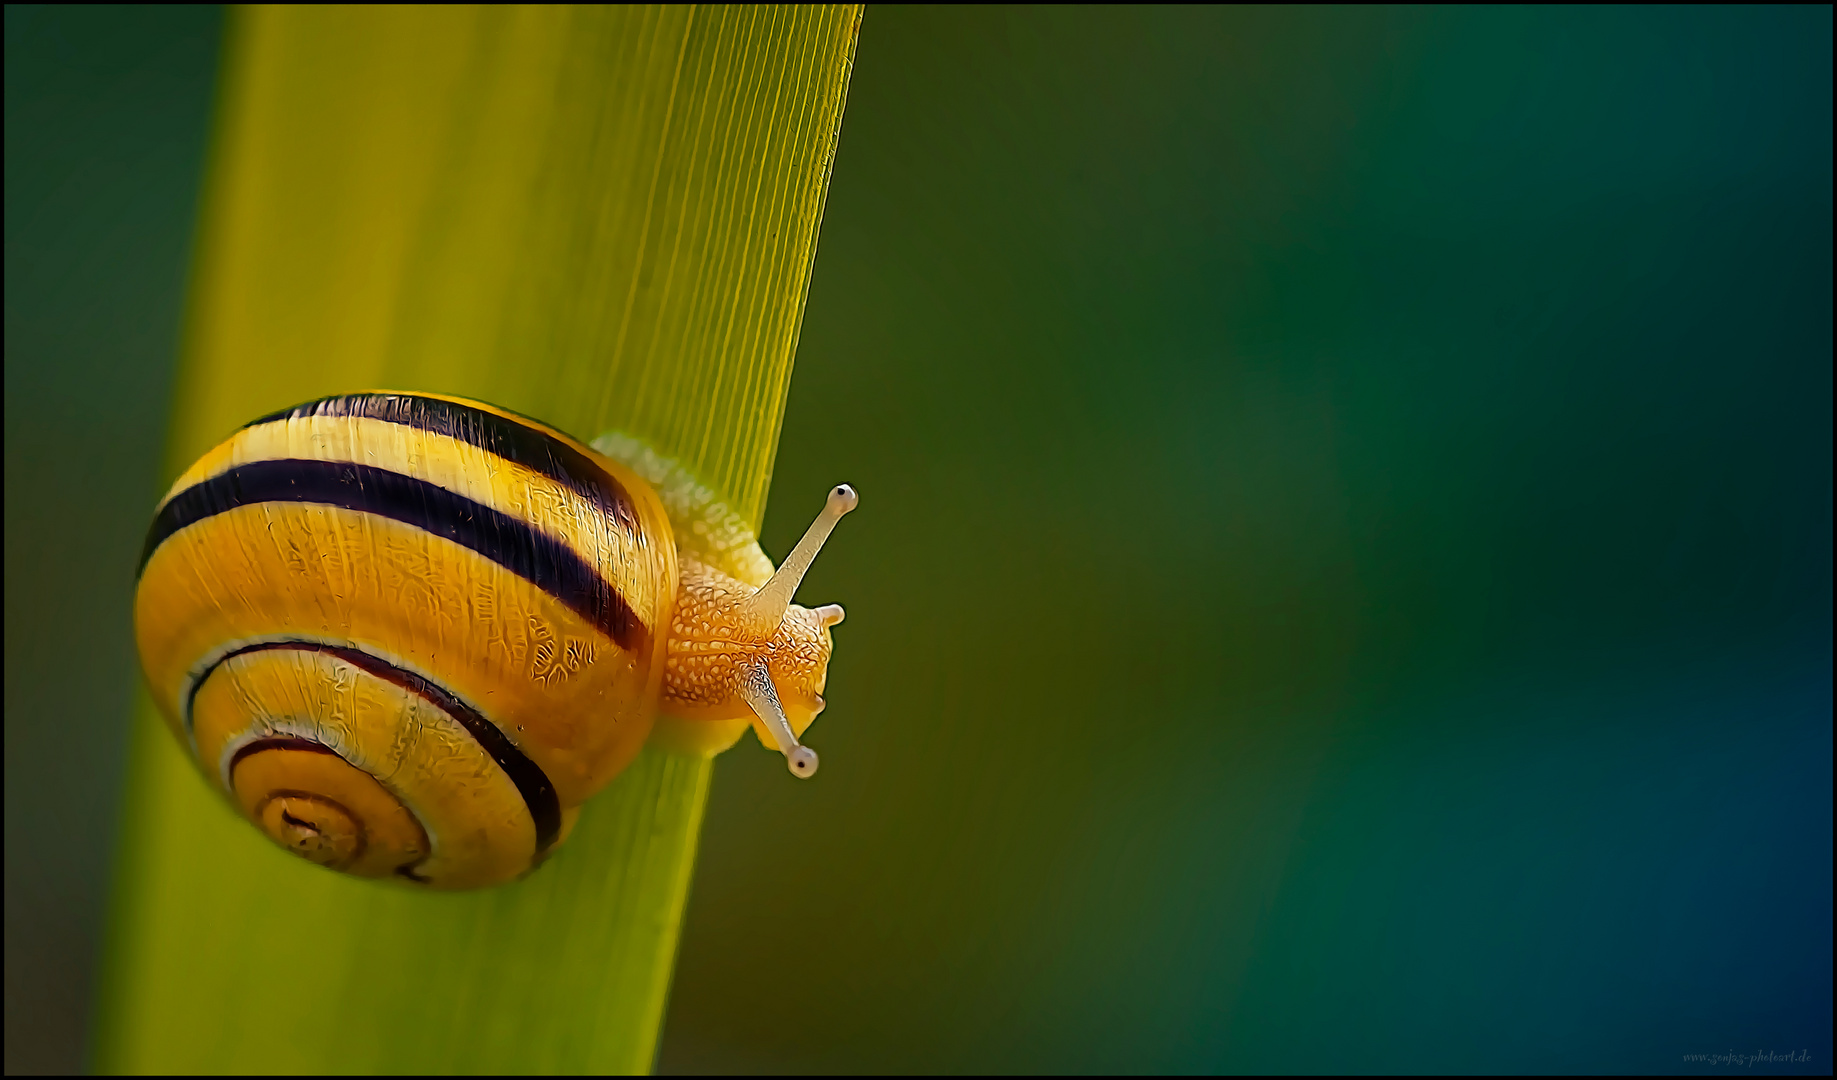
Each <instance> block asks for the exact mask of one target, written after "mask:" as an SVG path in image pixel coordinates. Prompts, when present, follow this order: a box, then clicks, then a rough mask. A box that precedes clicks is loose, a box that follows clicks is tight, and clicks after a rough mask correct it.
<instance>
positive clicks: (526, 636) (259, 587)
mask: <svg viewBox="0 0 1837 1080" xmlns="http://www.w3.org/2000/svg"><path fill="white" fill-rule="evenodd" d="M595 446H597V447H599V448H600V449H599V450H596V449H594V448H592V447H589V446H587V445H584V444H582V443H580V442H578V441H576V440H574V439H572V438H570V437H569V436H567V435H565V434H563V433H561V432H560V431H557V430H556V429H554V428H551V427H549V426H547V425H545V424H542V423H539V422H537V421H534V420H531V419H529V418H527V417H523V416H520V415H518V414H516V413H512V412H510V411H508V410H505V409H501V408H497V407H495V406H492V405H487V404H484V403H482V402H478V401H471V400H467V399H463V398H457V397H447V396H440V395H433V394H419V393H413V394H410V393H387V392H374V393H359V394H345V395H339V396H335V397H328V398H322V399H320V400H317V401H312V402H308V403H306V404H304V405H299V406H296V407H294V408H291V409H286V410H283V411H281V412H277V413H274V414H272V415H269V416H264V417H262V418H261V419H259V420H255V421H253V422H251V423H250V424H248V425H246V426H245V427H243V428H242V429H241V430H240V431H238V432H237V433H236V434H235V435H233V436H232V437H231V438H230V439H228V440H227V441H225V442H224V443H222V444H221V445H219V446H218V447H216V448H215V449H213V450H211V451H210V452H209V453H207V454H205V455H204V456H203V457H202V458H200V459H198V461H197V462H196V463H195V464H194V465H192V466H191V468H189V469H187V470H186V471H185V473H184V474H183V475H182V476H180V477H179V479H178V481H177V482H176V483H175V484H174V485H173V486H172V488H171V490H170V491H169V492H168V493H167V495H166V497H165V498H164V499H163V500H161V502H160V503H159V506H158V508H157V510H156V511H155V514H154V520H153V524H152V526H151V528H150V529H149V530H148V533H147V540H146V545H145V548H144V550H143V552H142V555H141V562H140V575H139V582H138V585H137V588H136V592H135V600H134V623H135V637H136V641H137V644H138V646H139V650H140V658H141V665H142V668H143V670H144V673H145V675H146V679H147V683H148V686H149V687H150V689H151V691H152V695H153V697H154V700H155V702H156V703H157V704H158V706H159V709H160V712H161V713H162V714H163V716H164V717H165V719H166V721H167V723H168V725H169V726H170V727H171V729H172V731H173V733H174V734H175V735H176V736H177V737H178V739H179V741H180V743H181V744H182V745H183V746H184V747H185V748H186V749H187V750H188V751H189V752H190V754H191V756H192V757H193V758H194V759H195V761H196V763H197V764H198V766H199V767H200V769H201V770H202V771H203V772H204V773H205V775H206V777H207V778H208V779H209V780H210V782H211V783H212V784H213V785H214V786H216V787H217V788H219V789H220V790H221V791H222V792H223V794H225V795H226V796H228V798H229V800H230V802H231V803H232V804H233V805H234V806H235V807H236V808H237V809H238V810H239V811H240V812H241V813H242V814H243V815H244V816H245V817H247V818H248V819H249V820H250V821H251V822H253V823H254V824H255V825H256V826H257V827H258V828H260V829H261V831H262V832H264V833H266V834H267V835H268V837H269V838H271V839H272V840H274V841H275V842H276V843H278V844H280V845H281V846H283V847H285V848H287V849H288V850H290V851H292V852H294V853H295V854H297V855H300V856H303V857H305V858H306V859H309V860H311V861H312V862H315V863H318V864H319V865H321V866H325V867H328V868H331V869H334V870H339V871H343V872H346V873H349V874H355V875H359V876H363V877H371V878H384V879H390V880H394V881H398V882H404V883H414V884H416V885H422V886H429V887H438V888H471V887H478V886H485V885H492V884H497V883H500V882H503V881H508V880H511V879H513V878H516V877H518V876H520V875H521V874H523V873H525V872H527V871H528V870H530V869H531V868H532V867H534V866H535V865H536V864H537V863H539V862H540V861H541V860H542V859H543V858H544V857H546V855H547V854H548V853H549V852H550V851H551V850H552V849H553V848H554V847H555V846H556V845H557V844H559V843H560V842H561V841H562V840H563V839H565V838H566V836H567V833H568V831H569V829H570V828H571V827H572V825H573V823H574V821H575V819H576V817H577V816H578V815H579V812H580V806H581V804H582V803H583V802H585V801H586V799H587V798H588V797H590V796H591V795H593V794H594V793H595V792H597V791H599V790H600V789H601V788H603V787H605V786H606V784H607V783H609V782H610V781H611V780H612V779H613V778H614V777H615V776H617V775H618V774H619V773H620V772H621V771H622V770H624V769H625V767H626V766H627V765H629V764H630V763H631V762H632V760H633V759H634V758H635V757H636V756H637V754H638V752H639V750H640V749H641V748H642V747H643V746H644V744H645V742H646V740H647V739H648V738H650V737H651V736H652V735H653V731H654V730H655V733H656V735H657V736H658V739H659V741H663V742H666V743H668V744H669V745H673V746H676V747H677V748H688V749H695V750H700V751H704V752H706V751H711V750H718V749H724V748H725V746H726V745H728V744H731V743H732V742H733V741H734V740H735V739H737V738H738V737H739V736H740V735H741V734H742V733H743V732H744V730H745V729H746V728H747V727H748V726H751V727H752V728H753V729H754V730H755V732H756V733H757V734H758V735H759V737H760V740H761V742H762V743H764V744H766V745H767V746H768V747H771V748H774V749H776V750H778V751H779V752H780V753H782V754H783V755H784V758H785V762H786V765H787V767H788V768H789V769H790V770H791V772H792V773H793V774H794V775H797V776H800V777H809V776H810V775H812V774H814V773H815V772H816V769H817V756H816V754H815V752H814V751H812V750H810V749H809V748H808V747H806V746H804V745H802V744H801V743H800V742H799V741H798V737H799V736H800V735H802V734H803V732H804V730H805V729H806V728H807V727H808V726H809V725H810V722H811V721H812V720H814V719H815V718H816V715H817V713H819V712H821V711H822V709H823V705H824V702H823V697H822V692H823V689H824V683H825V680H826V677H827V670H828V663H829V657H830V651H831V649H832V647H833V640H832V638H831V635H830V629H831V628H832V627H834V626H835V625H836V624H837V623H840V622H841V621H842V616H843V612H842V609H841V608H840V607H839V606H836V605H833V604H831V605H827V606H824V607H818V608H814V609H810V608H804V607H800V606H798V605H796V604H793V603H791V599H792V594H793V593H794V592H795V591H796V590H797V586H798V584H799V582H800V581H801V580H802V579H803V576H804V573H805V571H806V570H808V569H809V567H810V564H811V561H812V560H813V559H814V558H815V557H816V555H817V552H818V551H819V550H820V549H821V548H822V546H823V543H824V541H826V540H827V539H828V537H829V534H830V531H831V530H832V529H834V527H835V524H836V522H837V521H838V520H840V519H841V517H842V516H843V515H844V514H846V513H848V512H849V511H850V510H853V509H854V507H855V504H856V496H855V493H854V491H853V490H852V489H851V488H849V487H848V486H847V485H841V486H838V487H836V488H835V489H834V490H832V491H830V492H829V496H828V499H827V501H826V504H825V505H824V508H823V510H822V512H821V513H820V514H819V515H818V516H817V518H816V520H815V522H814V523H813V524H812V525H811V526H810V528H809V531H807V532H806V533H805V534H804V537H803V539H802V540H800V541H799V542H798V544H797V546H796V548H795V549H793V551H792V552H791V554H790V556H789V557H788V558H786V559H785V561H784V564H783V565H782V566H781V567H779V568H778V569H777V570H776V571H774V570H773V569H772V565H771V563H770V561H769V560H767V559H766V557H765V555H764V553H763V552H762V551H760V549H759V546H758V544H757V542H756V541H755V540H754V539H753V537H752V534H751V531H750V529H748V528H747V526H746V523H745V522H744V521H743V520H741V519H740V518H739V517H738V516H737V515H735V514H734V513H733V512H732V511H731V510H729V509H728V508H727V507H726V506H725V505H724V504H723V503H722V502H721V501H720V500H719V499H718V498H717V497H715V496H714V495H713V494H712V493H711V492H709V491H708V490H707V489H706V488H703V487H701V486H700V485H698V484H697V483H696V482H695V481H694V479H693V477H691V476H690V475H689V473H688V472H687V471H686V470H684V469H683V468H682V467H680V466H678V465H676V464H675V463H673V462H670V461H668V460H667V459H664V458H662V457H660V456H659V455H657V454H655V453H654V452H652V451H651V450H650V449H649V448H648V447H646V446H644V444H642V443H640V442H638V441H637V440H636V439H632V438H629V437H626V436H622V435H608V436H605V437H603V438H602V439H601V440H600V441H599V442H597V443H596V444H595ZM601 451H604V452H603V453H602V452H601ZM660 714H662V719H659V715H660Z"/></svg>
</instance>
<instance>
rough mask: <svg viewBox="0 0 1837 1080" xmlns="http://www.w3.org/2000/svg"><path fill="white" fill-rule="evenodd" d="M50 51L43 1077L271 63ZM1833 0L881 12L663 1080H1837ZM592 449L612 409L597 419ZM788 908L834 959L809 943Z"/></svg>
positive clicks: (213, 28)
mask: <svg viewBox="0 0 1837 1080" xmlns="http://www.w3.org/2000/svg"><path fill="white" fill-rule="evenodd" d="M217 29H218V18H217V16H216V15H215V13H213V12H212V11H210V10H208V9H115V10H108V9H81V8H73V9H33V8H18V7H9V8H8V9H7V11H6V124H7V130H6V264H5V272H6V329H5V334H6V375H5V378H6V406H5V407H6V436H5V437H6V803H5V811H6V835H5V839H6V896H5V908H6V924H5V925H6V931H5V932H6V941H5V946H6V1069H7V1071H8V1072H20V1071H37V1070H59V1069H64V1070H68V1069H74V1068H78V1067H80V1065H81V1063H82V1045H83V1044H82V1040H83V1037H84V1036H83V1028H84V1022H85V1014H86V1005H87V995H88V993H89V992H90V983H91V973H92V971H93V967H94V962H95V949H96V944H95V943H96V937H97V933H98V931H99V928H100V921H101V919H100V916H101V907H102V902H103V897H104V895H105V889H106V882H107V871H108V865H109V859H110V850H109V844H110V837H111V833H112V828H113V823H114V821H115V816H116V814H117V813H118V812H119V811H120V808H119V806H118V788H119V782H120V777H121V761H122V747H121V742H122V739H123V737H124V733H125V731H126V720H127V703H128V700H129V694H130V691H131V689H132V686H133V679H134V666H133V660H132V649H131V646H130V644H129V634H128V626H127V615H128V597H129V595H130V587H131V586H130V583H131V576H132V571H131V567H132V560H133V555H134V552H135V550H136V547H137V544H138V540H139V536H140V533H141V530H142V529H143V528H144V523H145V517H146V513H147V509H148V507H149V506H150V505H151V501H152V499H153V495H154V493H153V492H152V490H151V489H152V486H153V484H154V478H155V472H156V468H157V458H158V453H159V450H160V447H161V445H162V438H163V427H164V417H165V411H166V406H167V387H168V383H169V377H170V368H171V361H172V355H173V352H174V345H175V342H176V332H177V319H178V312H179V304H180V299H181V295H182V289H183V282H184V267H185V261H186V256H187V246H188V243H189V230H190V226H191V222H192V216H193V209H194V202H195V191H196V183H197V179H198V176H199V173H200V168H201V154H202V151H203V146H204V140H205V133H206V128H207V121H208V110H209V107H210V90H211V81H212V76H213V74H214V66H213V65H214V63H215V47H216V34H217ZM1831 51H1832V26H1831V9H1830V8H1828V7H1823V8H1782V9H1765V8H1759V9H1756V8H1722V9H1699V8H1690V9H1648V8H1626V9H1582V10H1574V9H1565V10H1543V9H1478V10H1468V9H1435V10H1421V9H1412V10H1390V9H1363V8H1361V9H1348V10H1331V11H1329V10H1317V9H1288V8H1281V9H1257V10H1239V9H1224V10H1219V9H1148V10H1143V9H1108V10H1104V9H1097V10H1091V9H1044V10H1043V9H1026V10H1007V9H986V8H976V9H916V10H915V9H899V8H873V9H870V10H869V12H868V14H867V18H866V21H865V23H864V25H863V28H862V37H861V44H860V51H859V54H858V58H857V66H856V70H855V76H854V81H853V85H852V89H851V94H850V101H849V107H848V113H847V118H846V120H845V122H844V126H843V135H842V145H841V151H840V155H839V157H838V160H837V164H836V171H835V178H834V183H833V187H832V190H831V194H830V199H829V207H828V216H827V219H826V221H825V223H824V227H823V235H822V242H821V246H820V249H819V256H818V260H817V266H816V271H815V278H814V281H813V284H812V291H811V298H810V304H809V309H808V312H807V316H806V320H805V325H804V332H803V339H802V343H801V346H800V350H799V356H798V367H797V374H796V377H795V378H794V380H793V383H792V394H791V401H790V405H789V410H788V413H787V416H786V421H785V428H784V436H783V441H782V443H781V448H780V456H779V461H778V469H777V473H776V475H775V477H774V481H773V495H772V502H771V509H770V511H769V513H768V517H767V523H766V530H765V538H764V540H765V546H766V549H767V551H769V552H772V553H774V554H782V553H783V552H785V551H786V550H788V549H789V547H790V545H791V543H792V542H793V541H794V540H795V539H796V536H797V535H798V533H799V531H800V530H801V529H802V527H803V525H804V524H805V523H806V522H807V519H808V515H809V513H810V512H811V510H812V509H813V508H814V507H815V506H816V505H817V500H818V498H819V496H820V493H821V491H822V490H823V489H824V488H825V487H827V486H828V485H829V484H832V483H834V482H836V481H838V480H848V481H850V482H852V483H854V484H856V485H857V486H858V487H859V488H860V490H861V492H862V507H861V512H860V513H858V514H856V515H854V516H852V517H850V518H849V519H848V521H847V522H846V523H845V524H844V525H843V526H842V528H841V529H840V530H838V533H837V536H836V538H835V540H834V542H833V543H832V544H831V547H830V549H829V550H828V551H827V552H826V553H825V554H824V556H823V558H822V560H821V561H819V563H818V564H817V566H816V568H815V569H814V570H813V571H812V573H811V575H810V577H809V578H808V580H807V583H806V585H805V587H804V589H803V591H802V592H801V593H800V597H801V598H802V599H804V600H805V601H806V602H810V603H817V602H827V601H832V600H833V601H840V602H842V603H844V604H846V605H847V606H848V610H849V621H848V623H847V624H846V625H845V626H844V627H842V628H841V629H840V630H839V631H838V632H837V658H836V661H835V663H834V665H833V667H832V669H831V675H830V684H829V691H828V694H827V697H828V699H829V701H830V703H831V704H830V709H829V711H828V712H827V713H826V714H825V716H824V718H823V720H822V721H821V722H820V723H819V724H818V725H817V726H816V727H815V728H814V729H813V730H812V733H811V736H810V740H811V744H812V745H813V746H815V747H816V748H817V749H818V750H819V751H821V752H822V754H823V756H824V765H825V768H824V772H823V775H822V777H821V778H819V779H818V780H817V781H815V782H813V783H811V784H791V783H789V782H787V781H786V779H785V776H784V770H783V765H782V763H781V762H779V761H778V759H777V758H776V757H775V756H774V755H771V754H767V753H765V752H763V751H761V750H760V749H759V748H758V747H756V746H755V745H752V743H751V741H750V740H748V741H747V742H746V743H743V744H742V745H741V746H740V747H738V748H736V749H735V750H734V751H732V752H731V753H729V754H728V755H726V756H725V757H723V758H722V759H721V760H720V762H719V764H718V766H717V769H716V776H715V781H714V794H713V798H712V801H711V804H710V807H709V813H708V819H707V826H706V831H705V834H704V839H703V849H702V854H701V857H700V859H699V862H698V868H697V876H696V880H695V884H694V889H693V893H692V896H691V900H690V908H689V914H688V918H687V923H686V926H685V931H684V938H683V945H682V955H681V960H680V964H679V968H678V972H677V978H676V983H675V987H674V989H673V991H672V997H671V1004H670V1010H669V1016H668V1020H667V1022H666V1026H665V1031H664V1039H663V1048H662V1050H661V1053H660V1059H659V1062H658V1066H659V1069H660V1070H661V1071H665V1072H697V1071H721V1070H732V1071H803V1070H808V1071H848V1070H872V1071H925V1070H956V1071H967V1070H978V1071H989V1070H997V1071H1000V1070H1007V1071H1050V1070H1075V1071H1082V1072H1094V1071H1120V1070H1159V1071H1201V1072H1205V1071H1249V1070H1273V1071H1334V1070H1364V1071H1405V1072H1407V1071H1411V1070H1425V1071H1451V1070H1487V1071H1506V1072H1537V1071H1558V1072H1576V1071H1626V1072H1677V1071H1704V1072H1725V1071H1734V1070H1732V1069H1730V1068H1729V1067H1727V1066H1719V1065H1696V1064H1693V1063H1690V1062H1687V1061H1685V1060H1684V1057H1683V1055H1686V1054H1694V1053H1706V1054H1724V1053H1728V1052H1731V1051H1733V1052H1736V1053H1742V1054H1750V1053H1757V1052H1769V1051H1771V1052H1774V1053H1778V1054H1789V1053H1790V1054H1796V1053H1798V1052H1801V1051H1803V1052H1804V1053H1805V1054H1806V1055H1807V1056H1806V1059H1805V1060H1804V1061H1802V1062H1799V1063H1797V1064H1786V1065H1780V1064H1770V1065H1767V1064H1763V1065H1759V1066H1755V1067H1753V1068H1749V1069H1743V1070H1741V1071H1757V1072H1764V1071H1793V1072H1828V1071H1829V1070H1830V1068H1831V1042H1832V1040H1831V1005H1832V1003H1831V987H1832V968H1831V957H1832V942H1831V931H1832V904H1831V895H1832V892H1831V886H1832V864H1831V858H1832V856H1831V850H1832V837H1831V822H1832V792H1831V773H1832V764H1831V761H1832V747H1831V720H1832V710H1831V686H1832V683H1831V677H1832V672H1831V655H1832V653H1831V650H1832V640H1831V561H1832V559H1831V491H1832V488H1831V480H1832V477H1831V460H1832V447H1831V411H1832V405H1831V389H1832V388H1831V371H1832V337H1831V333H1832V307H1831V291H1832V281H1831V278H1832V247H1831V237H1832V231H1831V213H1832V153H1831V149H1832V148H1831V137H1832V136H1831V133H1832V108H1831V106H1832V70H1831ZM581 434H591V433H581ZM788 926H789V927H794V929H793V930H791V931H790V932H788V933H787V932H786V930H785V928H786V927H788Z"/></svg>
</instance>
